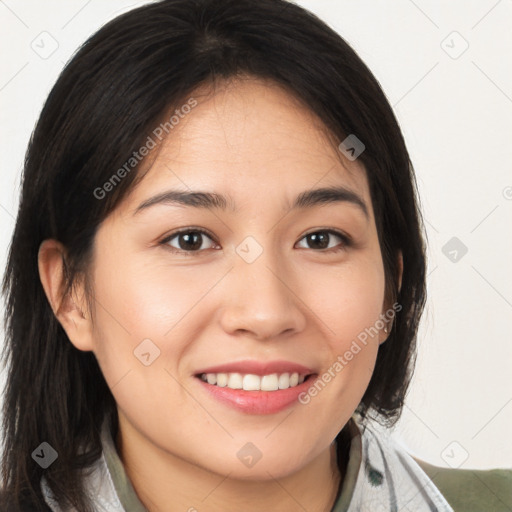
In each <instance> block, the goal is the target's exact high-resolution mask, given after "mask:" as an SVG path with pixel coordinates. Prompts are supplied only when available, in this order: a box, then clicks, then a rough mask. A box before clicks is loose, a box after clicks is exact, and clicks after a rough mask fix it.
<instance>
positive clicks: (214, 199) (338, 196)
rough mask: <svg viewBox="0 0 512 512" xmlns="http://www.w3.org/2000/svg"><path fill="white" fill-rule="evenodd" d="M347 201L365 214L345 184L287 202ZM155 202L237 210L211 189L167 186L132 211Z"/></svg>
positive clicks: (300, 205) (310, 204)
mask: <svg viewBox="0 0 512 512" xmlns="http://www.w3.org/2000/svg"><path fill="white" fill-rule="evenodd" d="M335 203H350V204H353V205H355V206H357V207H358V208H359V209H360V210H361V211H362V212H363V213H364V215H365V217H366V218H367V219H368V218H369V213H368V208H367V206H366V203H365V202H364V201H363V199H361V197H360V196H359V195H358V194H356V193H355V192H353V191H352V190H349V189H347V188H345V187H340V186H337V187H324V188H317V189H313V190H305V191H304V192H301V193H300V194H299V195H298V196H297V197H296V198H295V200H294V202H293V204H292V205H291V209H292V210H296V209H304V208H312V207H314V206H318V205H325V204H335ZM157 204H166V205H171V206H172V205H184V206H191V207H194V208H204V209H207V210H227V209H228V208H229V209H231V211H233V212H236V211H238V210H237V208H236V206H235V203H234V201H233V200H232V199H231V198H228V197H226V196H223V195H222V194H217V193H215V192H201V191H181V190H168V191H166V192H163V193H161V194H158V195H156V196H153V197H150V198H149V199H147V200H145V201H144V202H142V203H141V204H140V205H139V206H138V207H137V208H136V209H135V210H134V213H133V215H136V214H138V213H139V212H141V211H143V210H146V209H148V208H150V207H151V206H154V205H157Z"/></svg>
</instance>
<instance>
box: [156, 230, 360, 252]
mask: <svg viewBox="0 0 512 512" xmlns="http://www.w3.org/2000/svg"><path fill="white" fill-rule="evenodd" d="M183 233H200V234H201V235H206V236H207V237H208V238H210V239H211V240H212V241H213V242H214V243H216V244H218V242H217V241H216V240H215V238H214V237H213V235H212V234H211V233H209V232H208V231H206V230H204V229H202V228H193V227H189V228H184V229H180V230H178V231H174V232H172V233H171V234H170V235H168V236H166V237H165V238H164V239H163V240H161V241H160V242H159V244H160V245H163V246H164V248H165V249H167V250H169V251H171V252H172V253H177V254H184V255H187V256H193V255H194V253H201V252H203V251H204V250H206V249H201V250H196V251H185V250H183V249H176V247H172V246H170V245H168V244H169V242H170V241H171V240H172V239H173V238H176V237H177V236H178V235H181V234H183ZM318 233H329V234H331V235H335V236H337V237H339V238H340V239H341V244H339V245H338V246H335V247H331V248H330V249H318V250H315V249H311V250H312V251H315V252H320V253H337V252H339V251H343V250H345V249H347V248H349V247H351V246H352V239H351V238H350V237H349V236H347V235H346V234H344V233H342V232H341V231H337V230H335V229H318V230H316V231H311V232H309V233H306V234H305V235H304V236H303V237H302V238H301V239H300V240H299V241H301V240H303V239H304V238H306V237H307V236H309V235H314V234H318Z"/></svg>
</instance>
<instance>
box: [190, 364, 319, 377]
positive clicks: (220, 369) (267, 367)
mask: <svg viewBox="0 0 512 512" xmlns="http://www.w3.org/2000/svg"><path fill="white" fill-rule="evenodd" d="M203 373H204V374H207V373H241V374H242V375H245V374H253V375H260V376H263V375H270V374H272V373H277V374H282V373H290V374H292V373H298V374H299V375H301V374H302V375H310V374H312V373H314V370H312V369H311V368H308V367H306V366H303V365H301V364H298V363H292V362H290V361H268V362H260V361H240V362H236V363H226V364H220V365H217V366H210V367H207V368H202V369H200V370H199V371H197V372H196V375H201V374H203Z"/></svg>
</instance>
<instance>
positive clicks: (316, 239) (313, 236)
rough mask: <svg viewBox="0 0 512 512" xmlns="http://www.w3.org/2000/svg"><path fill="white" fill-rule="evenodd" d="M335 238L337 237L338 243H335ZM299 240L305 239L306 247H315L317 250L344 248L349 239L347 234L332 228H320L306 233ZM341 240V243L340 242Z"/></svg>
mask: <svg viewBox="0 0 512 512" xmlns="http://www.w3.org/2000/svg"><path fill="white" fill-rule="evenodd" d="M336 238H338V243H336ZM301 240H305V241H306V243H307V247H305V248H306V249H317V250H325V249H335V250H339V249H344V248H345V247H346V246H348V245H349V242H350V241H349V239H348V237H347V236H345V235H343V234H342V233H339V232H337V231H333V230H322V231H315V232H313V233H308V234H307V235H306V236H305V237H303V238H302V239H301ZM340 241H341V243H340Z"/></svg>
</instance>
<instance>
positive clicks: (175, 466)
mask: <svg viewBox="0 0 512 512" xmlns="http://www.w3.org/2000/svg"><path fill="white" fill-rule="evenodd" d="M134 436H135V437H134ZM128 438H129V439H130V442H126V439H128ZM116 445H117V452H118V454H119V456H120V458H121V460H122V462H123V465H124V468H125V471H126V474H127V475H128V477H129V479H130V481H131V483H132V485H133V487H134V489H135V491H136V493H137V495H138V497H139V499H140V501H141V502H142V503H143V505H144V506H145V507H146V508H147V509H148V511H149V512H164V511H165V512H183V511H189V512H202V511H203V510H208V511H209V512H238V511H239V510H244V512H260V511H261V510H272V511H273V512H290V511H297V512H299V511H301V512H302V511H304V510H307V511H308V512H330V511H331V509H332V507H333V505H334V503H335V500H336V497H337V493H338V489H339V488H340V485H341V482H342V480H343V477H344V472H345V462H346V461H343V462H344V463H343V464H341V467H339V465H338V457H337V453H336V444H335V443H333V444H331V445H330V446H329V447H328V448H327V449H326V450H325V451H324V452H322V453H320V455H318V456H317V457H316V458H315V459H313V460H312V461H310V463H308V464H307V465H306V466H304V467H303V468H301V469H300V470H298V471H297V472H295V473H293V474H291V475H287V476H286V477H283V478H279V479H276V478H272V477H270V475H269V478H268V479H267V480H263V481H261V480H258V481H253V480H241V479H236V478H232V477H230V476H229V474H228V475H223V474H221V473H214V472H211V471H208V470H207V469H205V468H202V467H199V466H197V465H195V464H191V463H190V462H187V461H185V460H183V459H181V458H179V457H176V456H174V455H172V454H170V453H169V452H163V451H162V450H160V449H159V448H158V447H155V446H154V445H153V444H152V443H150V442H149V441H148V440H147V439H146V438H144V437H143V436H142V435H141V434H140V433H139V432H137V431H136V430H135V429H130V431H129V435H126V434H125V435H124V436H122V435H121V429H119V431H118V433H117V436H116Z"/></svg>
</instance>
